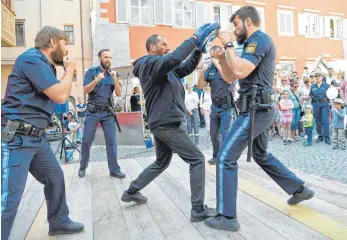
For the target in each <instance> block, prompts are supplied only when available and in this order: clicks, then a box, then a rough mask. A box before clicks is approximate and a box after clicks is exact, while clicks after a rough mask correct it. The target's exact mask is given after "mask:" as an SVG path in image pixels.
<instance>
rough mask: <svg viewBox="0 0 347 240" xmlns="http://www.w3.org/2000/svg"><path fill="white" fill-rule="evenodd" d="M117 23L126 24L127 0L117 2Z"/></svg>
mask: <svg viewBox="0 0 347 240" xmlns="http://www.w3.org/2000/svg"><path fill="white" fill-rule="evenodd" d="M116 4H117V11H116V12H117V23H127V22H128V21H127V20H128V17H127V0H117V1H116Z"/></svg>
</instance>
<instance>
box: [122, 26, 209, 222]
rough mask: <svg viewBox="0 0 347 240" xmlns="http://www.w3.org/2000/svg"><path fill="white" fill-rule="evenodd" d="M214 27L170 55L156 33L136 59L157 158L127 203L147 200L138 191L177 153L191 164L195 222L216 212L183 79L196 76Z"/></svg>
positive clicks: (133, 186) (136, 73) (203, 28)
mask: <svg viewBox="0 0 347 240" xmlns="http://www.w3.org/2000/svg"><path fill="white" fill-rule="evenodd" d="M209 31H210V29H209V24H205V25H203V26H201V27H200V28H198V29H197V31H196V32H195V34H194V35H193V36H192V37H191V38H189V39H187V40H186V41H185V42H183V43H182V44H181V46H179V47H178V48H177V49H176V50H175V51H174V52H173V53H170V54H167V53H168V51H169V49H168V48H167V41H166V39H165V38H164V37H162V36H158V35H153V36H151V37H149V38H148V39H147V42H146V48H147V52H148V55H146V56H143V57H141V58H139V59H137V60H136V61H135V62H134V71H133V73H134V76H136V77H138V78H139V79H140V83H141V87H142V89H143V91H144V96H145V99H146V111H147V122H148V126H149V128H150V130H151V131H152V133H153V135H154V137H155V142H156V144H155V146H156V153H157V159H156V161H155V162H154V163H152V164H151V165H149V166H148V167H147V168H146V169H145V170H144V171H143V172H142V173H141V174H140V175H139V177H138V178H137V179H136V180H135V181H133V182H132V183H131V185H130V187H129V189H128V190H127V191H125V192H124V193H123V196H122V198H121V199H122V201H124V202H131V201H133V202H136V203H139V204H141V203H146V202H147V198H146V197H145V196H143V195H142V194H141V193H140V192H139V191H140V190H141V189H143V188H144V187H146V186H147V185H148V184H149V183H150V182H152V181H153V180H154V179H155V178H156V177H157V176H158V175H160V174H161V173H162V172H163V171H164V170H165V169H166V168H167V167H168V166H169V165H170V162H171V158H172V154H173V151H174V152H176V153H177V154H178V155H179V156H180V157H181V158H182V159H183V160H184V161H185V162H186V163H188V164H190V189H191V201H192V210H191V217H190V220H191V221H192V222H198V221H203V220H204V219H206V218H208V217H209V216H215V215H216V212H215V210H213V209H211V208H208V207H207V206H206V205H205V206H204V197H205V157H204V155H203V154H202V152H201V151H200V150H199V149H198V148H197V146H196V145H195V144H194V143H193V141H192V140H191V138H190V137H189V135H188V133H187V131H186V130H185V129H184V128H183V127H182V125H181V124H182V122H183V121H184V118H185V105H184V95H185V91H184V87H183V85H182V83H181V82H180V78H183V77H185V76H187V75H189V74H191V73H192V72H193V71H194V69H195V68H196V66H197V65H198V63H199V61H200V58H201V55H202V54H201V51H200V50H199V49H201V48H202V46H201V45H202V43H203V42H204V41H205V39H206V38H207V35H208V34H209ZM189 55H190V57H189V58H188V56H189ZM187 58H188V59H187ZM185 59H186V61H185V62H184V63H182V62H183V61H184V60H185Z"/></svg>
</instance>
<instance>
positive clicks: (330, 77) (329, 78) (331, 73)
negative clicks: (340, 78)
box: [326, 68, 336, 85]
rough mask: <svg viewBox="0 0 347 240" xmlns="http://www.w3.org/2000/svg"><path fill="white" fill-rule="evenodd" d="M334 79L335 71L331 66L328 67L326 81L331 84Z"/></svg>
mask: <svg viewBox="0 0 347 240" xmlns="http://www.w3.org/2000/svg"><path fill="white" fill-rule="evenodd" d="M335 80H336V76H335V71H334V69H333V68H328V76H327V78H326V83H327V84H329V85H330V84H331V82H332V81H335Z"/></svg>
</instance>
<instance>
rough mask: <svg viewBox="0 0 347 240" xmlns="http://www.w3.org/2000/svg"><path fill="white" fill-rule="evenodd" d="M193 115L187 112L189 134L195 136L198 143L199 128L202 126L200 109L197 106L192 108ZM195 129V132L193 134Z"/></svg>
mask: <svg viewBox="0 0 347 240" xmlns="http://www.w3.org/2000/svg"><path fill="white" fill-rule="evenodd" d="M192 112H193V115H189V113H188V112H187V127H188V134H189V136H190V137H193V136H194V140H195V143H196V144H198V142H199V128H200V116H199V110H198V109H197V108H195V109H193V110H192ZM193 130H194V134H193Z"/></svg>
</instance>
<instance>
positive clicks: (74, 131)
mask: <svg viewBox="0 0 347 240" xmlns="http://www.w3.org/2000/svg"><path fill="white" fill-rule="evenodd" d="M68 128H69V129H70V131H71V137H72V143H73V144H76V139H77V131H78V129H79V128H80V125H79V124H78V123H77V122H76V117H75V116H73V117H72V118H71V122H69V125H68Z"/></svg>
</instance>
